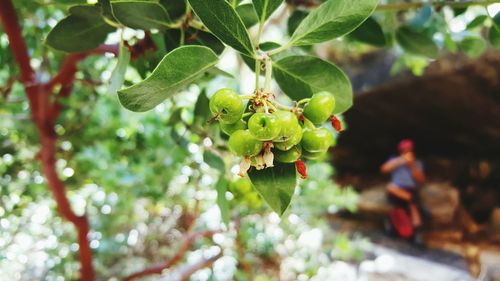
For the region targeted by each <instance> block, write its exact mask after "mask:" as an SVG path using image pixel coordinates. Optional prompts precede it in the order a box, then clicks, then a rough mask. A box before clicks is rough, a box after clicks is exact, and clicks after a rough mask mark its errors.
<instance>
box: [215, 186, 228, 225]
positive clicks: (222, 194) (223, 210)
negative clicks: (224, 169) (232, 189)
mask: <svg viewBox="0 0 500 281" xmlns="http://www.w3.org/2000/svg"><path fill="white" fill-rule="evenodd" d="M228 185H229V183H228V182H227V180H226V179H225V178H224V177H220V178H219V180H218V181H217V183H216V184H215V189H216V190H217V206H219V210H220V215H221V218H222V222H224V224H226V225H228V224H229V219H230V213H229V204H228V202H227V199H226V192H227V186H228Z"/></svg>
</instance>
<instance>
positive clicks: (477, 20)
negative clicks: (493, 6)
mask: <svg viewBox="0 0 500 281" xmlns="http://www.w3.org/2000/svg"><path fill="white" fill-rule="evenodd" d="M486 19H488V16H487V15H479V16H477V17H475V18H474V19H473V20H472V21H471V22H469V23H468V24H467V29H474V28H476V27H478V26H481V25H483V23H484V22H485V21H486Z"/></svg>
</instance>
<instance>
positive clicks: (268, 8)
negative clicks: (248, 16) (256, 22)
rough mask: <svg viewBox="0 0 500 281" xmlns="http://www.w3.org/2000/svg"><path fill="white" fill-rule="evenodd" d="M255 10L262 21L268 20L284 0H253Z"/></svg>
mask: <svg viewBox="0 0 500 281" xmlns="http://www.w3.org/2000/svg"><path fill="white" fill-rule="evenodd" d="M252 2H253V6H254V7H255V12H257V16H258V18H259V19H260V21H261V22H264V21H265V20H267V19H268V18H269V17H270V16H271V14H272V13H273V12H274V11H275V10H276V9H278V7H279V6H280V5H281V3H282V2H283V0H252Z"/></svg>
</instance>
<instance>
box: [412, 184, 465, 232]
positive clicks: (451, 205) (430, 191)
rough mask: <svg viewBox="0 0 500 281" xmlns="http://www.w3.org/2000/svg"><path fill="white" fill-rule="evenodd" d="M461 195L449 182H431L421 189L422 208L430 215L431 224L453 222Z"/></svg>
mask: <svg viewBox="0 0 500 281" xmlns="http://www.w3.org/2000/svg"><path fill="white" fill-rule="evenodd" d="M459 198H460V196H459V192H458V190H457V189H455V188H454V187H452V186H451V185H450V184H448V183H429V184H427V185H426V186H425V187H424V188H422V190H421V191H420V199H421V202H422V208H423V209H424V210H426V211H427V213H428V214H429V215H430V218H429V219H430V224H431V225H449V224H451V223H452V222H453V220H454V217H455V214H456V212H457V209H458V206H459V204H460V199H459Z"/></svg>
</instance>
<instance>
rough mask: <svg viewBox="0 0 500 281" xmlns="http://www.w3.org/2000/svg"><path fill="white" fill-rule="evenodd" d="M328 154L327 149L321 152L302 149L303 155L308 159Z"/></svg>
mask: <svg viewBox="0 0 500 281" xmlns="http://www.w3.org/2000/svg"><path fill="white" fill-rule="evenodd" d="M325 155H326V151H320V152H309V151H307V150H303V151H302V156H303V157H304V158H306V159H307V160H318V159H321V158H323V157H324V156H325Z"/></svg>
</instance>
